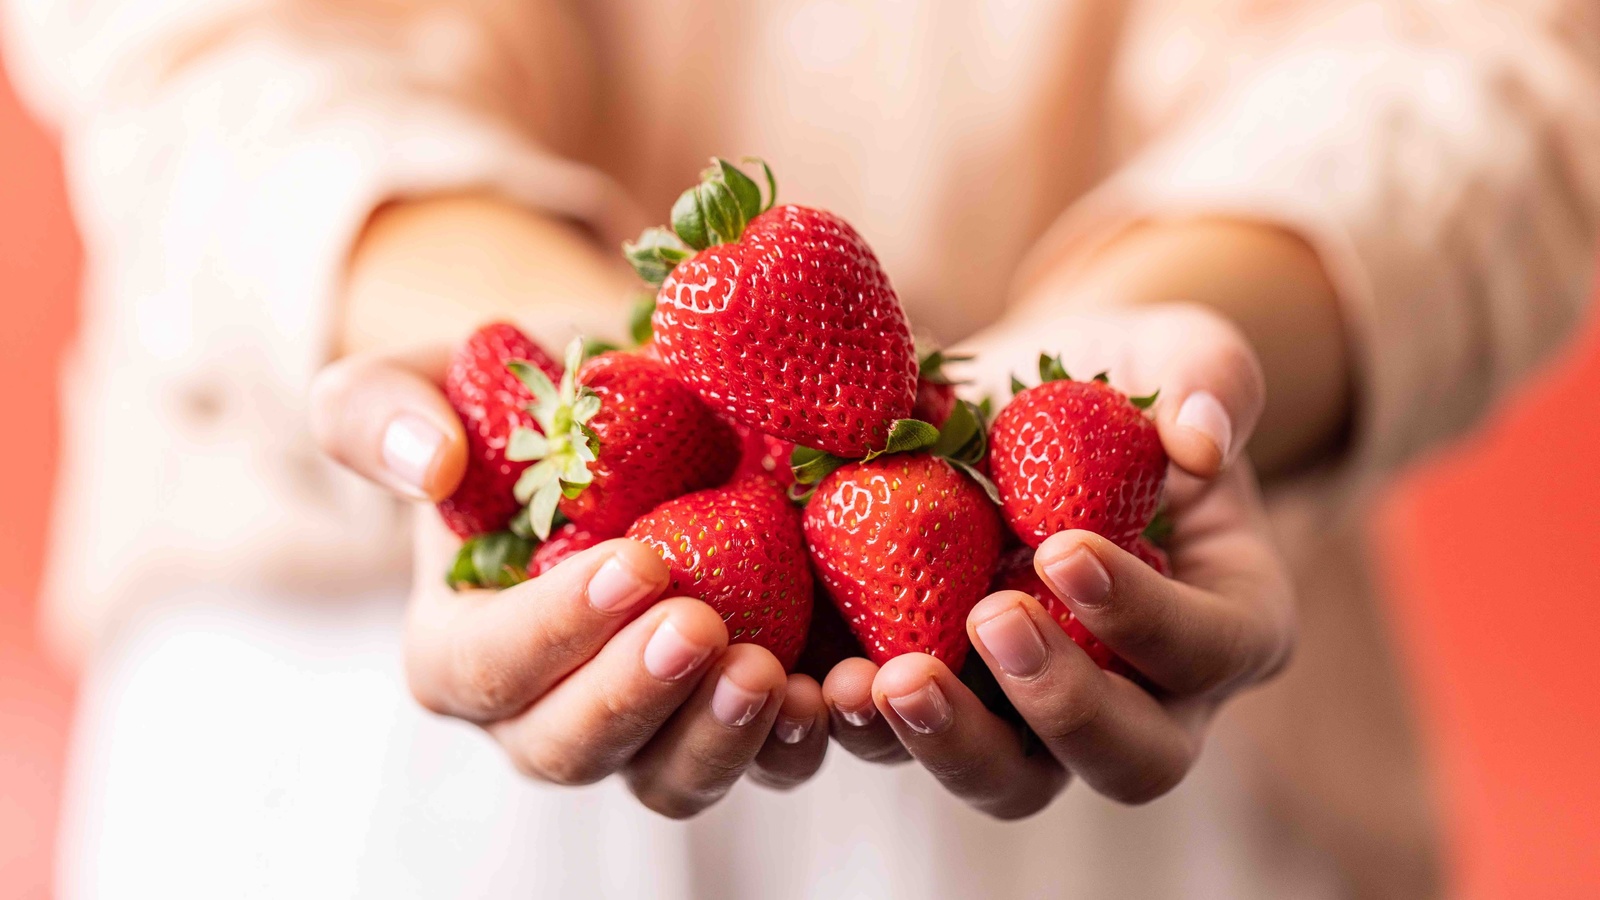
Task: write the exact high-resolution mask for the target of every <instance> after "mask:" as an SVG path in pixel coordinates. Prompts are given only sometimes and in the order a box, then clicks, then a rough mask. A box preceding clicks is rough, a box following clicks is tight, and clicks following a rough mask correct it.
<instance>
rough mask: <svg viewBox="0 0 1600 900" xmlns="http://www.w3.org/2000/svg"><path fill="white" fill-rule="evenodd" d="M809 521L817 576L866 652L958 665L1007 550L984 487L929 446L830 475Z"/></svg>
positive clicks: (808, 514)
mask: <svg viewBox="0 0 1600 900" xmlns="http://www.w3.org/2000/svg"><path fill="white" fill-rule="evenodd" d="M805 528H806V545H807V548H808V549H809V550H810V552H811V561H812V563H813V564H814V565H815V566H816V571H817V578H818V579H819V580H820V581H821V582H822V585H823V587H824V589H825V590H826V591H827V593H828V596H829V597H830V598H831V599H832V600H833V602H834V605H836V606H837V607H838V608H839V611H840V613H842V614H843V615H844V618H845V621H847V622H849V624H850V630H851V631H852V632H853V633H854V634H855V636H856V639H857V640H859V641H860V642H861V646H862V648H863V649H865V650H866V652H867V655H868V656H870V657H871V658H872V659H873V660H874V661H875V662H878V663H884V662H887V661H888V660H890V659H892V658H893V657H895V656H898V655H900V654H902V653H914V652H922V653H929V654H932V655H934V656H936V657H938V658H939V659H941V660H944V662H945V663H946V664H947V665H949V666H950V668H951V669H952V670H957V671H958V670H960V668H961V663H962V661H963V660H964V659H965V658H966V655H967V650H968V649H969V648H970V646H971V645H970V643H969V642H968V640H967V631H966V620H967V613H969V612H971V611H972V607H973V606H975V605H976V604H977V602H978V601H979V600H980V599H982V598H983V595H984V591H985V589H987V588H988V586H989V579H990V576H992V575H993V574H994V569H995V565H996V563H997V561H998V560H999V557H1000V541H1001V528H1002V526H1001V524H1000V517H999V515H998V514H997V513H996V512H995V509H994V505H993V504H992V503H990V502H989V498H988V497H987V496H985V495H984V492H983V488H981V487H979V486H978V484H977V483H976V482H974V481H973V480H972V479H971V478H970V477H969V476H968V475H966V474H965V473H963V472H962V471H961V470H960V469H958V468H956V467H955V466H954V465H952V464H951V463H950V462H948V461H947V460H944V459H940V458H938V457H935V456H932V455H930V454H927V453H902V454H894V455H890V456H882V457H879V458H877V459H874V460H872V461H870V462H859V463H851V464H849V465H846V466H843V467H841V468H839V469H838V470H836V471H835V472H833V474H831V475H829V476H828V477H827V478H825V479H823V480H822V483H821V484H820V485H818V486H817V492H816V494H815V495H814V496H813V497H812V498H811V502H810V504H809V505H807V507H806V511H805Z"/></svg>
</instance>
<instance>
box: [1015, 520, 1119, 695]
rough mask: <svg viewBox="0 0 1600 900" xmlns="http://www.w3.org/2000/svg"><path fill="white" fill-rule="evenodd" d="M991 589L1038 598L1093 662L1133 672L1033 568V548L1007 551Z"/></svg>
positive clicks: (1116, 669)
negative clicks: (1091, 632)
mask: <svg viewBox="0 0 1600 900" xmlns="http://www.w3.org/2000/svg"><path fill="white" fill-rule="evenodd" d="M989 590H990V591H991V592H993V591H1021V592H1023V593H1024V594H1027V595H1028V596H1030V597H1032V598H1033V599H1035V600H1037V601H1039V604H1040V605H1041V606H1043V607H1044V609H1045V612H1047V613H1049V614H1050V615H1051V616H1052V617H1053V618H1054V619H1055V620H1056V621H1057V622H1059V623H1060V624H1061V628H1062V630H1063V631H1065V632H1066V633H1067V637H1070V638H1072V642H1073V643H1074V644H1077V645H1078V646H1079V647H1082V648H1083V652H1085V653H1087V654H1089V658H1090V659H1092V660H1094V664H1095V665H1097V666H1099V667H1100V668H1102V669H1107V670H1110V671H1112V672H1116V673H1118V674H1121V675H1128V674H1131V673H1132V671H1133V669H1132V667H1130V666H1129V665H1128V664H1127V663H1126V662H1124V661H1123V659H1122V657H1120V656H1118V655H1117V654H1116V651H1114V650H1112V649H1111V648H1110V647H1107V646H1106V645H1105V644H1102V643H1101V642H1100V639H1099V638H1097V637H1095V636H1094V635H1092V634H1090V633H1089V629H1087V628H1085V627H1084V625H1083V623H1082V622H1080V621H1079V620H1078V617H1077V616H1076V615H1074V614H1073V612H1072V610H1071V609H1070V608H1069V607H1068V606H1067V604H1065V603H1063V602H1061V599H1060V598H1059V597H1057V596H1056V595H1055V592H1054V591H1051V590H1050V588H1049V586H1048V585H1046V584H1045V583H1044V579H1042V578H1040V577H1039V573H1038V572H1037V571H1035V570H1034V568H1033V548H1032V547H1018V548H1016V549H1015V550H1012V551H1010V552H1009V553H1007V554H1006V555H1005V556H1004V557H1003V558H1002V559H1001V560H1000V570H999V571H997V572H996V573H995V575H994V584H993V585H991V586H990V588H989Z"/></svg>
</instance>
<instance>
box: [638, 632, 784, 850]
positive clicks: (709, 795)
mask: <svg viewBox="0 0 1600 900" xmlns="http://www.w3.org/2000/svg"><path fill="white" fill-rule="evenodd" d="M787 686H788V682H787V680H786V679H785V677H784V674H783V664H782V663H780V662H778V659H777V657H775V656H773V655H772V653H771V652H770V651H768V650H767V649H766V648H764V647H758V646H756V645H755V644H735V645H733V646H731V647H729V648H728V651H727V652H726V653H724V654H723V655H722V659H721V660H719V661H718V663H717V665H716V666H715V667H713V668H712V669H711V670H710V672H709V673H708V674H707V676H706V677H705V678H704V679H702V680H701V682H700V686H699V687H698V688H697V689H696V690H695V692H694V695H693V696H691V697H690V698H689V700H688V701H687V702H685V703H684V704H683V707H682V708H680V709H679V710H678V712H677V713H676V714H674V715H673V717H672V718H671V719H670V720H669V721H668V722H667V724H666V726H665V727H663V728H662V729H661V730H660V731H659V732H657V733H656V736H655V737H654V738H651V740H650V742H649V743H648V744H646V745H645V746H644V749H642V750H641V751H640V752H639V754H638V756H636V757H634V759H633V762H632V763H630V764H629V765H628V767H627V780H628V788H629V789H630V790H632V791H633V794H634V796H635V797H638V798H639V802H641V803H643V804H644V805H645V806H646V807H648V808H650V809H653V810H655V811H656V812H658V813H660V814H662V815H664V816H666V817H668V818H671V819H686V818H688V817H690V816H692V815H695V814H696V813H698V812H700V811H701V810H703V809H706V808H707V807H709V806H711V804H713V803H715V802H717V801H718V800H720V799H722V796H723V795H724V794H726V793H727V792H728V789H729V788H731V787H733V785H734V782H736V781H738V780H739V777H740V776H741V775H743V774H744V772H745V769H747V768H748V767H749V766H750V764H751V763H752V762H754V761H755V758H756V754H757V753H758V752H760V750H761V746H762V744H763V743H764V742H765V740H766V737H767V735H768V734H769V733H770V732H771V729H772V724H773V722H774V720H776V719H777V717H778V710H779V707H780V706H781V705H782V704H783V699H784V690H785V688H787Z"/></svg>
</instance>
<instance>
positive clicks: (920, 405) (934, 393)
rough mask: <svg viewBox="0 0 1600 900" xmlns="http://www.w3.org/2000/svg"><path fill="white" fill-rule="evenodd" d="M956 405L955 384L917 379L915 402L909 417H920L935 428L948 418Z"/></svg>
mask: <svg viewBox="0 0 1600 900" xmlns="http://www.w3.org/2000/svg"><path fill="white" fill-rule="evenodd" d="M955 406H956V386H955V385H953V384H951V383H949V382H947V381H946V382H938V381H929V380H927V379H926V378H919V379H917V402H916V404H915V405H914V406H912V407H911V418H913V419H921V420H922V421H924V422H927V423H928V424H930V425H932V426H933V427H935V428H937V427H939V426H940V425H943V424H944V420H945V419H948V418H950V410H952V409H955Z"/></svg>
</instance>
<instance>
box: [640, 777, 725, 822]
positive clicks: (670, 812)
mask: <svg viewBox="0 0 1600 900" xmlns="http://www.w3.org/2000/svg"><path fill="white" fill-rule="evenodd" d="M634 796H635V797H636V798H638V800H639V802H640V803H642V804H644V806H645V808H646V809H648V810H650V811H651V812H654V813H656V814H657V815H661V816H665V817H667V818H669V819H673V820H675V821H679V822H681V821H683V820H685V819H690V818H693V817H695V816H697V815H699V814H700V813H701V812H703V811H704V810H705V808H706V806H707V805H708V804H707V803H706V802H704V801H702V800H700V799H699V798H697V797H694V796H692V795H689V794H687V793H684V792H682V791H674V790H664V789H662V788H660V787H658V786H655V785H651V786H650V787H645V788H639V789H635V790H634Z"/></svg>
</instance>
